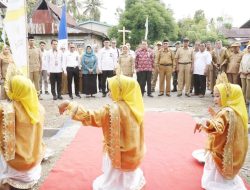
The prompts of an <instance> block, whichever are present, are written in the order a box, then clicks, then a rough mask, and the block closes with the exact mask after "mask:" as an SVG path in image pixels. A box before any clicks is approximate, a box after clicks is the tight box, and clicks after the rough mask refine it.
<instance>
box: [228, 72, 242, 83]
mask: <svg viewBox="0 0 250 190" xmlns="http://www.w3.org/2000/svg"><path fill="white" fill-rule="evenodd" d="M227 78H228V81H229V82H230V83H232V84H239V74H238V73H227Z"/></svg>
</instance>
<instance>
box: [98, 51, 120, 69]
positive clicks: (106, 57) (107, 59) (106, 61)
mask: <svg viewBox="0 0 250 190" xmlns="http://www.w3.org/2000/svg"><path fill="white" fill-rule="evenodd" d="M113 52H114V50H113V49H111V48H108V49H106V48H105V47H104V48H102V49H101V50H100V51H99V53H98V69H99V71H110V70H114V69H115V66H116V63H117V62H116V58H115V55H114V53H113Z"/></svg>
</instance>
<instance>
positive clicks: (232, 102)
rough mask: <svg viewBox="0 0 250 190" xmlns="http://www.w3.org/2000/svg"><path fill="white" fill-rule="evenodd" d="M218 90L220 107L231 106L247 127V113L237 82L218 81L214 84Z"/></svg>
mask: <svg viewBox="0 0 250 190" xmlns="http://www.w3.org/2000/svg"><path fill="white" fill-rule="evenodd" d="M215 88H217V89H218V90H219V93H220V97H221V105H222V107H230V108H232V109H233V110H234V111H235V112H236V113H237V114H238V115H239V116H240V117H241V119H242V121H243V124H244V127H245V128H246V129H248V114H247V109H246V104H245V100H244V96H243V93H242V90H241V87H240V86H239V85H237V84H230V83H227V84H225V83H220V84H217V85H216V86H215Z"/></svg>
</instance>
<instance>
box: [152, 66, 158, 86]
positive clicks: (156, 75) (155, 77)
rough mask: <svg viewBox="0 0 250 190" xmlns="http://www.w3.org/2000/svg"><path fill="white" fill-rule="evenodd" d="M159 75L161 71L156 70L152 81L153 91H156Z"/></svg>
mask: <svg viewBox="0 0 250 190" xmlns="http://www.w3.org/2000/svg"><path fill="white" fill-rule="evenodd" d="M158 75H159V70H158V69H156V68H155V69H154V71H153V75H152V79H151V90H155V86H156V82H157V79H158Z"/></svg>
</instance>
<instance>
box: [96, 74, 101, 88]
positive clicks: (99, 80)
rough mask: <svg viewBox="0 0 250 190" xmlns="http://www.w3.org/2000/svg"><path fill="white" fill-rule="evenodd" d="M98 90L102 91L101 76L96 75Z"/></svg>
mask: <svg viewBox="0 0 250 190" xmlns="http://www.w3.org/2000/svg"><path fill="white" fill-rule="evenodd" d="M97 77H98V90H99V91H100V90H102V74H98V75H97Z"/></svg>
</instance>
